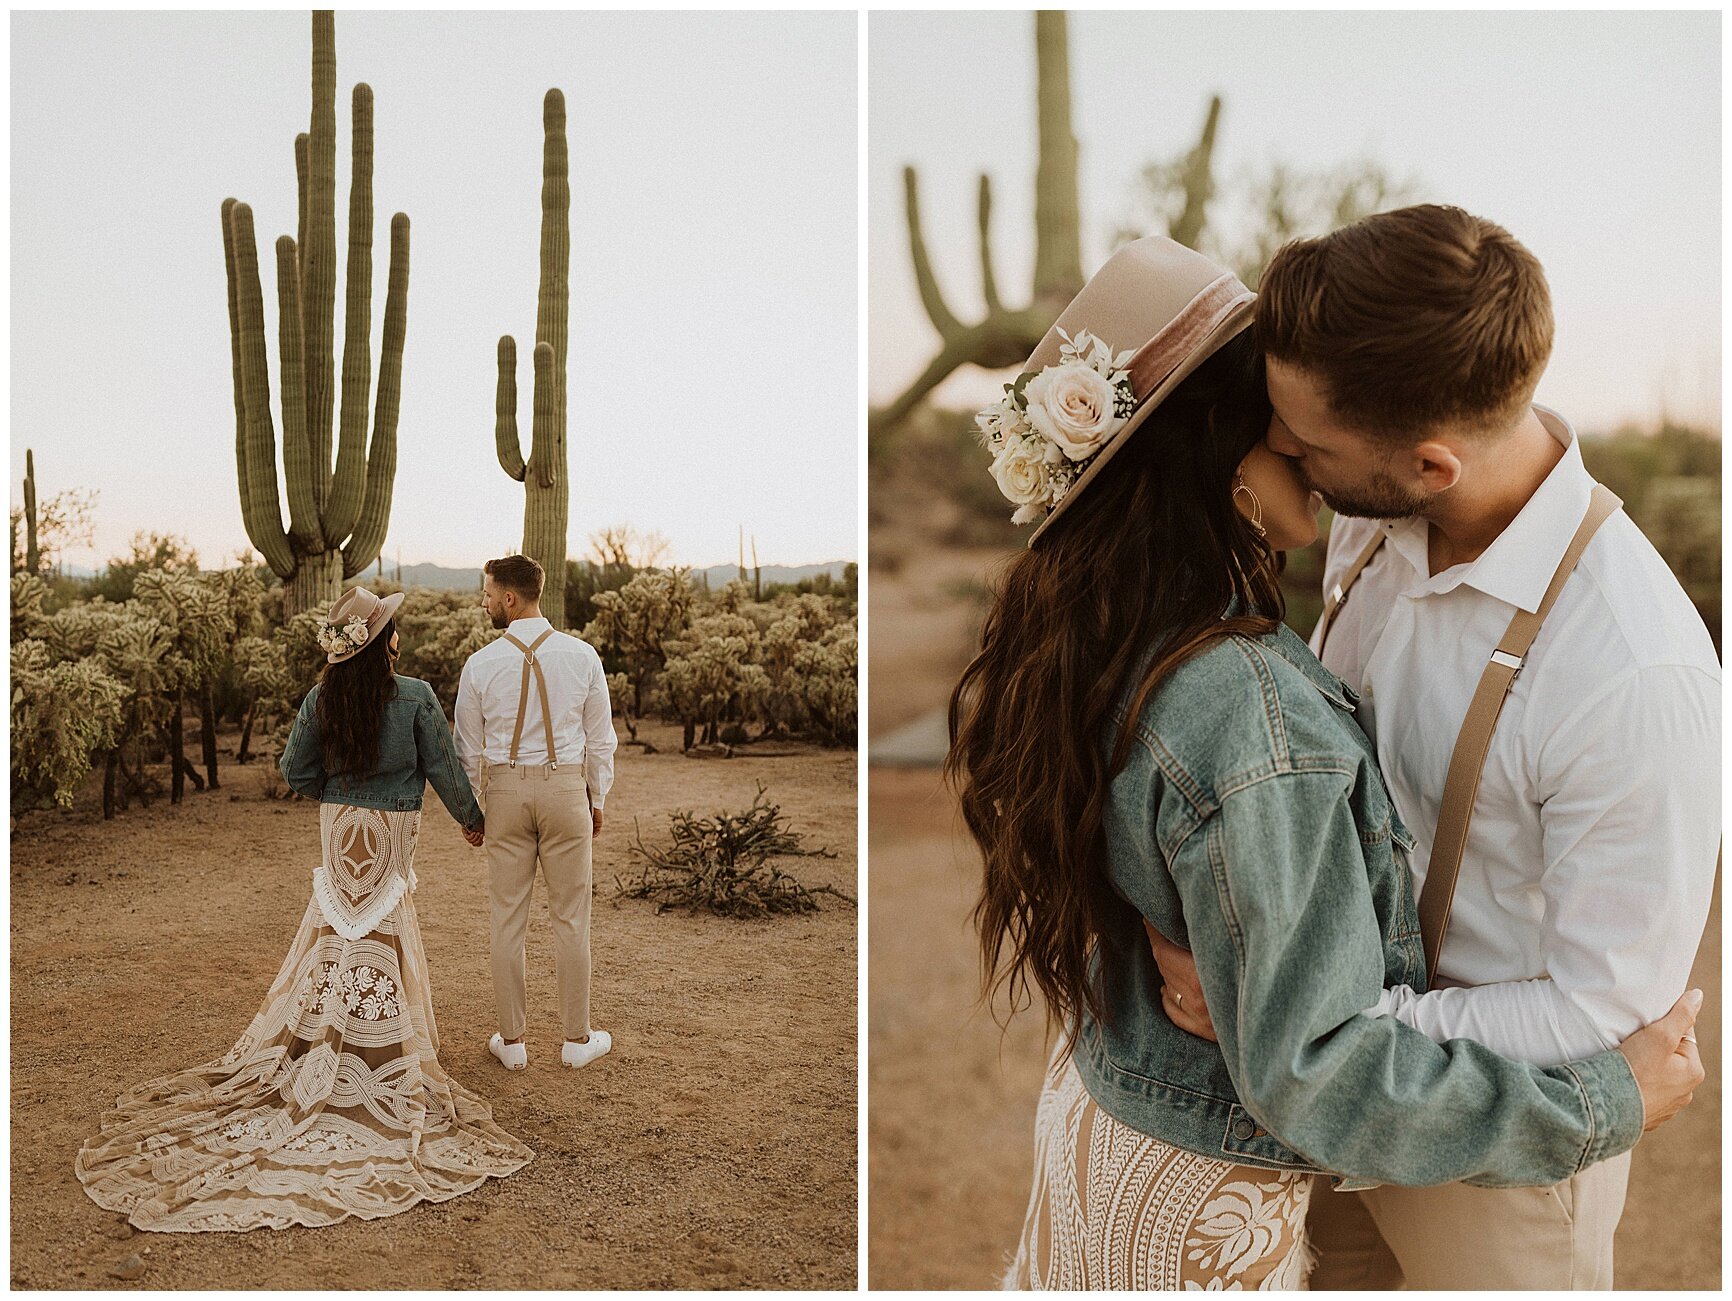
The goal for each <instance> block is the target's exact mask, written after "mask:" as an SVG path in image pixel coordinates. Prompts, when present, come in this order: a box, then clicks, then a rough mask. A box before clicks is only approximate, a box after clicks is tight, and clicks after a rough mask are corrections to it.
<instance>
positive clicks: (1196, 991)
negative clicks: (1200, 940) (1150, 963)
mask: <svg viewBox="0 0 1732 1301" xmlns="http://www.w3.org/2000/svg"><path fill="white" fill-rule="evenodd" d="M1143 930H1145V931H1146V932H1148V936H1149V947H1150V948H1152V949H1153V950H1154V951H1155V965H1156V966H1157V967H1159V968H1160V970H1161V1007H1162V1008H1163V1009H1164V1010H1165V1011H1166V1014H1167V1019H1168V1020H1170V1021H1171V1022H1172V1023H1173V1024H1174V1025H1176V1026H1178V1027H1179V1029H1181V1030H1183V1031H1184V1032H1185V1033H1186V1034H1194V1035H1196V1036H1197V1037H1198V1038H1199V1039H1207V1040H1208V1041H1209V1042H1210V1043H1217V1042H1219V1041H1218V1040H1217V1039H1216V1038H1215V1026H1214V1023H1213V1022H1211V1021H1210V1020H1209V1004H1208V1000H1207V999H1205V998H1204V997H1203V983H1202V981H1201V980H1199V979H1198V977H1197V963H1196V959H1194V958H1193V957H1191V951H1190V950H1189V949H1187V948H1184V947H1182V946H1181V945H1178V944H1174V943H1173V942H1172V941H1171V940H1169V939H1168V938H1167V937H1166V936H1165V935H1162V934H1161V933H1160V932H1159V931H1157V930H1156V929H1155V928H1154V927H1153V926H1151V925H1150V924H1149V919H1148V918H1147V917H1145V918H1143Z"/></svg>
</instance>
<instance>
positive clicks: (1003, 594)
mask: <svg viewBox="0 0 1732 1301" xmlns="http://www.w3.org/2000/svg"><path fill="white" fill-rule="evenodd" d="M1269 414H1270V411H1269V401H1268V397H1267V395H1266V393H1265V390H1264V387H1263V361H1262V355H1261V353H1260V352H1259V351H1258V350H1257V348H1256V345H1255V343H1254V342H1253V339H1252V336H1251V332H1250V331H1245V332H1244V333H1242V334H1239V335H1238V336H1236V337H1235V338H1234V339H1233V340H1231V341H1230V342H1229V343H1227V344H1226V345H1225V346H1223V347H1222V348H1221V349H1220V350H1219V351H1218V352H1216V353H1215V354H1214V355H1213V356H1212V357H1210V358H1209V359H1208V360H1207V361H1206V362H1204V363H1203V365H1201V366H1200V367H1198V369H1197V370H1196V371H1195V372H1194V373H1193V374H1192V375H1190V376H1189V377H1188V378H1186V379H1185V380H1184V381H1183V382H1182V383H1181V384H1180V385H1179V387H1178V388H1177V389H1175V390H1174V391H1173V393H1172V395H1171V396H1169V397H1168V398H1167V399H1166V401H1165V402H1163V403H1162V404H1161V406H1160V407H1159V408H1157V409H1156V410H1155V411H1154V413H1153V414H1152V415H1150V417H1149V418H1148V420H1147V421H1146V422H1144V424H1143V425H1142V426H1141V427H1140V428H1138V429H1137V430H1136V431H1135V432H1133V433H1132V434H1131V435H1130V436H1129V437H1128V439H1127V441H1126V443H1125V445H1124V446H1123V447H1121V448H1120V449H1119V450H1118V451H1117V452H1116V453H1114V457H1113V461H1112V463H1111V464H1110V465H1109V466H1107V467H1106V468H1105V469H1104V470H1103V471H1102V473H1101V474H1100V475H1099V476H1098V477H1097V478H1096V479H1095V480H1094V481H1093V482H1092V483H1090V485H1089V486H1088V488H1087V489H1085V490H1084V492H1083V494H1082V495H1081V496H1080V497H1078V498H1077V500H1076V501H1075V503H1074V504H1072V505H1071V506H1069V507H1067V508H1066V511H1065V514H1064V515H1063V516H1061V517H1060V518H1059V519H1058V520H1056V521H1054V523H1053V526H1052V528H1051V530H1050V531H1049V532H1048V534H1047V535H1046V536H1045V537H1043V538H1041V540H1040V542H1039V543H1038V544H1037V546H1036V547H1035V548H1034V549H1032V550H1025V551H1023V552H1022V553H1021V554H1019V555H1018V556H1017V557H1016V558H1015V559H1014V560H1013V561H1012V562H1011V563H1010V564H1009V566H1008V567H1007V569H1006V571H1005V573H1004V574H1003V576H1002V578H1001V579H1000V580H999V582H998V585H997V591H996V592H995V594H994V599H993V602H992V608H991V611H990V612H989V613H988V614H987V617H986V622H985V626H984V629H983V631H982V634H981V648H980V653H979V654H977V655H976V656H975V657H974V660H973V662H972V663H971V664H969V666H968V668H967V669H966V670H965V671H964V673H963V675H962V680H961V681H960V682H959V683H958V684H957V686H956V689H955V691H954V692H953V693H952V695H951V698H950V754H949V757H948V759H947V760H946V762H945V776H946V777H947V778H948V780H949V781H950V783H951V785H952V786H953V788H954V789H955V791H956V793H957V795H958V797H959V799H960V801H961V804H962V812H963V816H964V818H965V819H966V821H967V824H968V829H969V831H970V832H971V833H972V834H973V836H974V839H975V840H976V841H977V842H978V844H979V846H980V851H981V855H982V857H983V858H984V859H985V882H984V887H983V889H982V891H981V896H980V900H979V902H978V903H977V904H976V905H975V908H974V922H975V925H976V927H977V928H978V930H979V932H980V941H981V946H982V964H981V965H982V984H983V988H984V991H985V997H986V998H987V999H988V1000H989V1001H991V1000H992V999H993V998H994V996H995V995H997V994H998V993H999V992H1000V991H1001V990H1003V991H1005V992H1006V993H1008V995H1009V1008H1010V1011H1011V1012H1015V1011H1018V1010H1020V1009H1022V1008H1025V1007H1027V1006H1028V1005H1029V1004H1030V1003H1031V1002H1032V1000H1033V996H1034V993H1035V991H1038V992H1039V993H1040V994H1041V996H1042V997H1043V999H1044V1001H1045V1005H1046V1010H1047V1017H1048V1025H1049V1027H1050V1026H1051V1025H1052V1024H1054V1023H1055V1022H1056V1023H1057V1024H1059V1025H1064V1024H1068V1023H1074V1022H1075V1020H1076V1018H1077V1016H1078V1015H1079V1014H1080V1013H1081V1012H1083V1011H1085V1010H1086V1011H1087V1012H1088V1013H1090V1014H1091V1015H1092V1016H1094V1017H1095V1018H1096V1019H1097V1020H1099V1019H1104V1016H1105V1010H1104V1007H1103V1000H1102V997H1101V991H1100V989H1099V987H1098V982H1096V981H1091V980H1090V978H1089V954H1090V949H1091V946H1092V944H1093V942H1094V940H1095V938H1096V937H1097V936H1098V935H1100V934H1101V933H1102V932H1103V930H1104V929H1105V926H1106V924H1107V922H1108V921H1109V919H1110V918H1111V917H1112V915H1113V910H1114V909H1120V908H1123V907H1124V904H1123V902H1122V901H1120V900H1119V899H1118V897H1117V896H1116V895H1115V894H1114V893H1113V892H1112V890H1111V887H1110V886H1109V884H1108V880H1107V873H1106V836H1105V831H1104V828H1103V819H1104V815H1105V811H1106V805H1107V800H1108V795H1109V787H1110V785H1111V782H1112V778H1113V775H1114V774H1115V773H1117V772H1118V771H1119V769H1120V768H1121V767H1122V766H1123V765H1124V762H1125V759H1126V758H1127V757H1128V754H1129V749H1130V742H1131V737H1132V734H1133V729H1134V725H1135V722H1136V719H1137V717H1138V715H1139V714H1140V713H1141V711H1142V707H1143V705H1144V703H1145V702H1146V701H1147V700H1148V698H1149V696H1150V695H1151V694H1152V693H1153V692H1154V690H1155V689H1156V688H1157V687H1158V686H1159V685H1160V684H1161V682H1162V681H1163V680H1164V679H1165V678H1166V677H1167V676H1168V675H1169V674H1170V673H1172V671H1173V670H1174V669H1175V668H1176V667H1178V665H1179V664H1181V663H1182V662H1184V661H1185V660H1186V659H1187V658H1189V657H1190V656H1192V655H1194V654H1196V653H1197V652H1198V651H1199V650H1201V649H1203V648H1204V647H1206V646H1208V645H1209V644H1210V643H1212V642H1213V641H1215V640H1216V639H1218V638H1220V637H1223V636H1226V635H1228V634H1232V633H1242V634H1248V635H1251V636H1262V635H1264V634H1266V633H1268V632H1271V631H1273V630H1274V628H1275V626H1276V624H1277V623H1278V622H1279V620H1280V618H1281V615H1282V613H1283V612H1284V607H1283V603H1282V599H1281V590H1280V587H1279V586H1278V570H1279V562H1278V560H1277V558H1276V556H1275V554H1274V553H1273V552H1271V550H1270V548H1269V546H1268V544H1267V543H1266V542H1265V541H1264V540H1263V539H1262V538H1260V537H1259V536H1258V535H1257V533H1256V532H1255V531H1254V530H1253V529H1252V528H1251V527H1250V524H1249V522H1248V521H1247V520H1246V519H1245V518H1244V516H1242V515H1241V514H1240V513H1239V511H1238V509H1237V508H1236V507H1235V505H1234V503H1233V485H1234V477H1235V475H1236V473H1237V471H1238V468H1239V465H1240V463H1241V462H1242V461H1243V460H1244V459H1245V456H1246V455H1247V454H1248V453H1249V452H1250V451H1251V449H1252V448H1253V447H1254V446H1256V444H1257V443H1258V442H1260V441H1261V440H1262V439H1263V437H1264V436H1265V434H1266V433H1267V432H1268V428H1269ZM1235 597H1236V598H1238V600H1239V602H1240V605H1239V611H1240V612H1238V613H1236V614H1235V615H1234V616H1233V617H1231V618H1223V617H1222V616H1223V613H1224V612H1225V611H1226V610H1227V608H1228V604H1229V601H1231V600H1232V599H1233V598H1235ZM1134 675H1135V676H1136V681H1135V683H1134V684H1133V682H1132V678H1133V676H1134ZM1133 685H1134V688H1135V689H1134V691H1131V690H1130V689H1131V688H1132V687H1133ZM1127 692H1130V695H1129V709H1128V711H1127V712H1126V713H1125V717H1124V722H1123V723H1122V724H1121V725H1119V726H1118V728H1117V730H1116V732H1115V731H1114V730H1113V726H1112V724H1113V718H1114V715H1115V712H1117V711H1119V710H1124V709H1125V703H1126V695H1127Z"/></svg>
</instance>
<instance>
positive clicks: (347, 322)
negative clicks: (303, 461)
mask: <svg viewBox="0 0 1732 1301" xmlns="http://www.w3.org/2000/svg"><path fill="white" fill-rule="evenodd" d="M353 103H354V108H353V111H354V147H353V149H352V151H351V153H352V156H353V171H352V175H351V177H350V180H349V265H348V271H347V286H346V292H345V294H344V299H343V403H342V409H341V420H340V423H339V425H338V442H337V469H336V473H335V476H334V477H333V478H332V480H331V495H330V498H329V499H328V500H327V501H326V502H325V513H324V520H323V526H324V533H325V537H326V538H327V539H329V540H331V541H332V542H333V543H335V542H337V541H340V540H341V539H343V538H346V537H348V536H349V534H350V533H352V532H353V531H354V529H355V523H356V521H357V520H358V519H360V517H361V498H362V494H363V492H364V491H365V489H366V484H367V398H368V396H369V394H368V390H369V389H370V388H371V387H372V383H373V88H372V87H371V86H369V85H367V84H366V83H365V82H362V83H361V84H360V85H358V86H356V87H355V94H354V102H353Z"/></svg>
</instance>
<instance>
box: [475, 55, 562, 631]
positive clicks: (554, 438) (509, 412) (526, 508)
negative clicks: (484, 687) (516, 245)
mask: <svg viewBox="0 0 1732 1301" xmlns="http://www.w3.org/2000/svg"><path fill="white" fill-rule="evenodd" d="M541 126H542V153H541V285H540V288H539V290H538V291H537V294H536V311H535V351H534V362H533V364H534V372H535V380H534V383H535V390H534V405H533V412H534V414H533V417H532V419H533V423H532V425H531V427H530V436H531V438H532V439H533V442H532V444H531V447H530V451H529V456H528V458H527V459H525V457H524V455H523V452H522V451H521V447H520V443H519V440H518V436H517V341H516V340H515V339H513V338H512V337H511V336H510V335H509V334H507V335H504V336H503V337H501V338H500V340H499V387H498V390H497V396H496V401H495V406H494V415H495V421H494V430H493V437H494V442H495V444H496V446H497V450H498V454H499V465H500V468H501V469H503V470H504V471H505V473H507V474H509V475H510V476H511V477H512V478H513V479H516V480H517V481H518V482H519V483H521V484H522V485H523V554H524V555H526V556H529V557H530V558H532V559H534V560H536V561H538V562H539V563H540V565H541V567H542V569H543V571H544V572H545V573H546V576H547V582H546V586H545V588H544V589H543V590H542V594H541V612H542V613H543V614H544V615H546V616H547V619H548V620H549V621H550V622H551V623H552V624H553V626H554V627H555V628H561V629H563V628H564V627H565V550H566V543H565V536H566V530H567V527H568V524H569V521H570V511H571V483H570V474H569V472H568V470H567V461H566V447H565V354H566V340H567V328H568V322H569V317H570V314H571V303H570V300H571V182H570V176H569V167H570V165H569V161H568V155H567V151H566V143H565V96H564V94H563V93H561V92H560V90H559V89H558V88H557V87H556V88H554V89H552V90H550V91H548V92H547V95H546V98H544V99H543V101H542V108H541Z"/></svg>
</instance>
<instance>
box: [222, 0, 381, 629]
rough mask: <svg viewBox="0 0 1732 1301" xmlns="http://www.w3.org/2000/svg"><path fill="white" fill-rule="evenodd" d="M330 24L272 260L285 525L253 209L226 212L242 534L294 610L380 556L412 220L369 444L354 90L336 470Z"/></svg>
mask: <svg viewBox="0 0 1732 1301" xmlns="http://www.w3.org/2000/svg"><path fill="white" fill-rule="evenodd" d="M336 86H337V42H336V28H335V22H334V19H333V18H332V15H331V14H330V13H329V12H319V13H315V14H314V15H313V112H312V122H311V126H310V130H309V131H307V132H305V133H303V134H302V135H300V136H298V137H297V138H296V140H295V172H296V180H297V184H298V191H299V200H300V202H299V222H298V231H297V235H296V236H295V237H294V238H291V237H289V236H287V235H284V236H282V237H280V238H279V239H278V240H277V244H276V254H277V308H278V348H279V354H280V355H279V362H280V365H281V371H282V378H281V387H282V392H281V395H280V403H281V407H282V417H283V473H284V475H285V477H286V480H287V489H288V499H289V527H288V531H287V532H286V533H285V532H284V530H283V524H282V515H281V511H280V509H279V507H278V504H277V464H276V455H277V454H276V433H275V430H274V428H273V425H272V420H271V397H270V377H269V367H268V364H267V361H266V356H265V321H264V301H263V295H262V292H261V289H260V283H259V266H258V250H257V247H256V243H255V239H254V232H253V214H252V209H251V208H250V207H249V206H248V205H246V204H244V203H240V202H238V201H236V200H235V199H225V200H223V205H222V225H223V258H224V262H225V264H226V267H227V272H228V291H229V294H228V298H229V333H230V343H231V352H232V359H233V366H234V390H235V462H236V469H237V474H238V478H239V482H240V495H241V515H242V518H243V519H244V521H245V523H246V529H247V536H248V537H249V538H250V539H251V540H252V543H253V546H254V547H256V548H257V549H258V551H259V552H260V554H261V555H263V556H264V558H265V562H266V563H267V564H268V565H270V567H271V570H272V572H274V573H275V574H276V575H277V576H278V577H279V578H281V579H282V580H283V584H284V597H283V601H284V611H285V613H286V614H288V615H294V614H296V613H298V612H300V611H302V610H306V609H310V608H312V607H314V606H324V605H327V604H329V602H331V601H332V600H334V599H336V597H337V595H338V593H339V592H340V591H341V588H342V583H343V580H344V579H347V578H353V577H355V576H356V575H358V574H361V573H363V572H365V570H366V568H367V566H368V565H370V564H372V563H373V562H374V560H375V559H377V558H378V555H379V550H380V547H381V546H382V544H383V543H384V540H385V531H386V527H387V525H388V524H389V522H390V516H391V488H392V481H393V478H394V476H395V474H396V469H397V414H398V406H399V397H400V394H401V387H402V374H403V340H404V332H405V326H406V315H407V307H408V296H409V218H408V217H406V216H405V215H404V214H402V213H400V212H399V213H397V214H396V215H395V216H394V217H392V219H391V264H390V270H389V273H388V284H387V289H386V294H385V329H384V340H383V350H382V353H381V357H380V366H379V391H378V402H377V406H376V408H375V410H374V413H373V428H372V441H371V447H370V448H369V444H368V427H367V402H368V397H369V389H370V388H371V384H372V352H371V335H372V304H373V92H372V89H371V88H370V87H369V86H367V85H366V84H365V83H361V84H358V85H357V86H356V87H355V90H354V97H353V103H352V113H353V130H354V144H353V148H352V150H351V153H352V165H353V170H352V174H351V178H350V187H349V247H348V273H347V289H346V298H345V303H344V320H343V369H342V404H341V420H340V424H339V426H338V442H337V449H336V466H335V469H334V470H333V468H332V459H331V452H332V437H331V424H332V407H333V403H334V400H335V390H336V382H335V343H334V336H335V330H334V319H335V314H336V259H337V248H336V150H337V141H336V134H337V125H336Z"/></svg>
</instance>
